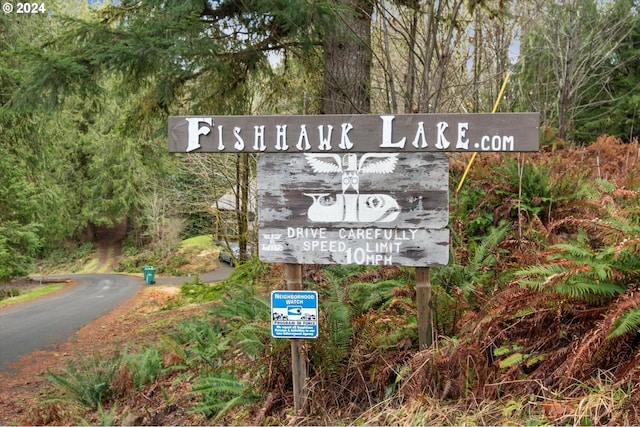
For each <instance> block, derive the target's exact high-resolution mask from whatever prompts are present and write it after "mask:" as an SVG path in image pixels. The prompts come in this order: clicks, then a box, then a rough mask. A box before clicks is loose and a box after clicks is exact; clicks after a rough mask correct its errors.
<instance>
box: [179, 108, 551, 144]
mask: <svg viewBox="0 0 640 427" xmlns="http://www.w3.org/2000/svg"><path fill="white" fill-rule="evenodd" d="M168 135H169V151H170V152H180V153H185V152H187V153H188V152H212V153H213V152H236V153H238V152H280V153H285V152H286V153H294V152H340V153H345V152H360V153H363V152H398V151H403V152H404V151H408V152H429V151H458V152H465V151H467V152H473V151H478V152H480V151H493V152H496V151H511V152H519V151H538V149H539V135H540V114H539V113H495V114H486V113H475V114H401V115H374V114H368V115H365V114H362V115H358V114H354V115H309V116H306V115H305V116H171V117H169V128H168Z"/></svg>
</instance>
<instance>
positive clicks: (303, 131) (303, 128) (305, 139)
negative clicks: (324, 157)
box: [296, 125, 311, 151]
mask: <svg viewBox="0 0 640 427" xmlns="http://www.w3.org/2000/svg"><path fill="white" fill-rule="evenodd" d="M303 143H304V145H302V144H303ZM296 148H297V149H298V150H300V151H304V150H310V149H311V144H309V135H307V125H300V136H299V137H298V143H297V144H296Z"/></svg>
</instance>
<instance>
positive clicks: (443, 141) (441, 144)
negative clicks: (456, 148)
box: [436, 122, 451, 150]
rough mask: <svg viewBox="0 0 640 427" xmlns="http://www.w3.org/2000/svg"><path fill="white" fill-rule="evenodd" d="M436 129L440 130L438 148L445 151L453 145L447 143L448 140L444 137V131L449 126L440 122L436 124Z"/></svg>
mask: <svg viewBox="0 0 640 427" xmlns="http://www.w3.org/2000/svg"><path fill="white" fill-rule="evenodd" d="M436 127H437V128H438V138H437V141H436V148H438V149H439V150H445V149H447V148H449V145H451V143H450V142H449V141H447V138H445V136H444V131H445V130H446V129H447V128H448V127H449V124H448V123H447V122H438V123H437V124H436Z"/></svg>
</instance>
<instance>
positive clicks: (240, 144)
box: [233, 127, 244, 151]
mask: <svg viewBox="0 0 640 427" xmlns="http://www.w3.org/2000/svg"><path fill="white" fill-rule="evenodd" d="M240 132H242V128H239V127H234V128H233V136H234V137H235V138H236V143H235V144H234V145H233V148H235V149H236V150H238V151H242V150H244V139H242V137H241V136H240Z"/></svg>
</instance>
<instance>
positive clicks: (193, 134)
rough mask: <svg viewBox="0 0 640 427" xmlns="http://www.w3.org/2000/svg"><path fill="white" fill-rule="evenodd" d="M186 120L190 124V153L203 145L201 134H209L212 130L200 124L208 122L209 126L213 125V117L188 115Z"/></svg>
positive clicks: (188, 130)
mask: <svg viewBox="0 0 640 427" xmlns="http://www.w3.org/2000/svg"><path fill="white" fill-rule="evenodd" d="M185 120H186V121H187V122H189V126H188V127H187V134H188V143H187V153H188V152H190V151H193V150H197V149H198V148H200V147H201V145H200V138H199V137H200V135H209V132H211V128H209V127H206V126H202V127H198V126H199V124H200V123H201V122H202V123H206V124H208V125H209V126H213V119H212V118H211V117H186V118H185Z"/></svg>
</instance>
